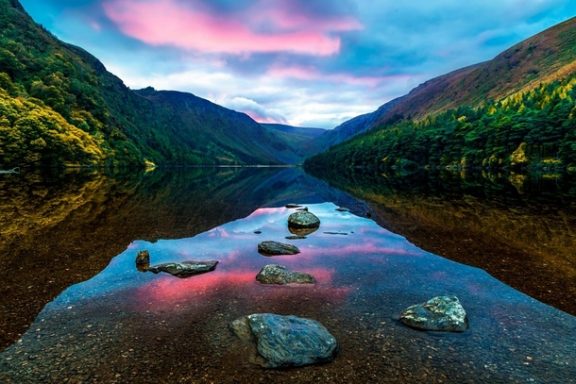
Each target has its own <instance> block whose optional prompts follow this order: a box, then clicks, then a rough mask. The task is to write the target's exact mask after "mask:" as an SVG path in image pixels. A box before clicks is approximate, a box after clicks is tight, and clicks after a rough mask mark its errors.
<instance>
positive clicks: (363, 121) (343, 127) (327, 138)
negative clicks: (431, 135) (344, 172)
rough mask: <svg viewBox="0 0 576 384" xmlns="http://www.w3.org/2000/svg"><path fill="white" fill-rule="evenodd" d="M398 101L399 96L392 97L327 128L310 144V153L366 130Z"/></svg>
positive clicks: (322, 149)
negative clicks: (360, 113) (396, 97)
mask: <svg viewBox="0 0 576 384" xmlns="http://www.w3.org/2000/svg"><path fill="white" fill-rule="evenodd" d="M399 101H400V98H398V99H394V100H392V101H390V102H388V103H386V104H384V105H383V106H381V107H380V108H378V109H377V110H376V111H374V112H371V113H366V114H364V115H360V116H356V117H354V118H353V119H350V120H348V121H345V122H344V123H342V124H340V125H339V126H337V127H336V128H334V129H332V130H327V131H326V132H324V134H322V135H321V136H318V137H317V138H315V139H314V141H313V142H312V143H311V144H310V155H314V154H317V153H320V152H323V151H325V150H327V149H328V148H330V147H332V146H333V145H336V144H339V143H341V142H343V141H346V140H348V139H349V138H351V137H353V136H356V135H359V134H361V133H364V132H366V131H367V130H369V129H370V128H372V127H373V126H374V124H376V122H377V121H379V120H380V119H381V118H382V116H384V115H385V114H386V113H387V112H388V111H389V110H390V109H391V108H392V107H394V106H395V105H396V103H398V102H399Z"/></svg>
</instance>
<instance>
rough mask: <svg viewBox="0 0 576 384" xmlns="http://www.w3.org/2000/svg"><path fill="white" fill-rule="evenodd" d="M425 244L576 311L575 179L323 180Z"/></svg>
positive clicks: (439, 176)
mask: <svg viewBox="0 0 576 384" xmlns="http://www.w3.org/2000/svg"><path fill="white" fill-rule="evenodd" d="M318 176H321V177H323V178H325V179H326V180H328V181H329V182H330V184H331V185H333V186H335V187H337V188H339V189H341V190H344V191H347V192H349V193H351V194H352V195H354V196H356V197H358V198H360V199H363V200H364V201H366V202H367V203H368V204H369V206H370V209H371V212H372V213H373V214H374V219H375V220H376V221H378V223H379V224H380V225H382V226H384V227H385V228H388V229H390V230H391V231H393V232H396V233H400V234H402V235H403V236H406V237H407V238H408V240H410V241H411V242H413V243H415V244H416V245H418V246H419V247H421V248H423V249H425V250H427V251H430V252H433V253H436V254H439V255H442V256H445V257H447V258H449V259H452V260H456V261H459V262H461V263H465V264H469V265H474V266H477V267H480V268H482V269H484V270H486V271H488V272H489V273H491V274H492V275H493V276H495V277H496V278H498V279H499V280H501V281H503V282H505V283H507V284H509V285H511V286H513V287H514V288H516V289H518V290H521V291H523V292H525V293H528V294H529V295H530V296H532V297H535V298H537V299H539V300H541V301H543V302H545V303H548V304H551V305H553V306H555V307H557V308H560V309H562V310H564V311H566V312H569V313H572V314H576V304H575V303H576V285H575V284H574V281H576V263H575V261H574V249H575V248H576V180H574V179H573V177H570V176H569V175H531V174H528V175H520V174H509V175H504V174H487V173H462V174H457V173H448V172H446V173H424V172H422V173H414V174H407V175H402V174H400V175H398V174H396V175H394V174H385V173H374V172H366V171H362V170H359V169H358V170H354V171H351V172H350V173H348V174H342V173H326V174H321V175H318Z"/></svg>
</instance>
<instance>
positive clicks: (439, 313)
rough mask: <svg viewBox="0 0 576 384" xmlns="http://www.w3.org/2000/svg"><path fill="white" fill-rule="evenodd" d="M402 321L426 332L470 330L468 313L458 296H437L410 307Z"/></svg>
mask: <svg viewBox="0 0 576 384" xmlns="http://www.w3.org/2000/svg"><path fill="white" fill-rule="evenodd" d="M400 321H401V322H402V323H404V324H406V325H408V326H410V327H412V328H416V329H422V330H426V331H448V332H463V331H465V330H466V329H467V328H468V317H467V315H466V311H465V310H464V308H463V307H462V304H460V300H458V298H457V297H456V296H437V297H434V298H432V299H430V300H428V301H427V302H425V303H422V304H416V305H412V306H410V307H408V308H407V309H405V310H404V311H403V312H402V313H401V314H400Z"/></svg>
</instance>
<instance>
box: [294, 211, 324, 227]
mask: <svg viewBox="0 0 576 384" xmlns="http://www.w3.org/2000/svg"><path fill="white" fill-rule="evenodd" d="M319 226H320V219H319V218H318V217H317V216H316V215H315V214H313V213H312V212H308V211H297V212H294V213H293V214H291V215H290V216H288V227H289V228H307V229H309V228H314V229H316V228H318V227H319Z"/></svg>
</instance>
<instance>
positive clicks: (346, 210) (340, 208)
mask: <svg viewBox="0 0 576 384" xmlns="http://www.w3.org/2000/svg"><path fill="white" fill-rule="evenodd" d="M336 210H337V211H338V212H350V210H349V209H348V208H344V207H338V208H336Z"/></svg>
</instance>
